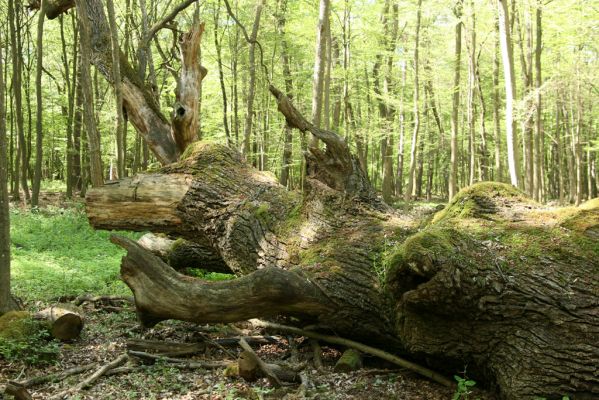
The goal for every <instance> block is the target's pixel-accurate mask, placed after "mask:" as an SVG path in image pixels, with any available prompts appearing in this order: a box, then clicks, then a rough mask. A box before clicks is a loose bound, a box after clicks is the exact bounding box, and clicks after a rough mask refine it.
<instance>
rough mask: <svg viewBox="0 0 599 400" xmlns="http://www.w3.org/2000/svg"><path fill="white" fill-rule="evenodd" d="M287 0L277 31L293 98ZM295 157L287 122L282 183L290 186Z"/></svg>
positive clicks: (287, 87)
mask: <svg viewBox="0 0 599 400" xmlns="http://www.w3.org/2000/svg"><path fill="white" fill-rule="evenodd" d="M286 17H287V0H279V14H278V16H277V32H278V34H279V37H280V38H281V60H282V61H283V78H284V79H285V92H286V94H287V97H289V98H292V97H293V96H292V94H293V93H292V92H293V81H292V79H291V68H290V66H289V54H288V50H287V39H286V35H285V24H286V22H287V19H286ZM292 157H293V134H292V132H291V127H289V125H287V124H285V128H284V139H283V158H282V159H281V176H280V178H279V182H280V183H281V185H283V186H285V187H288V188H290V183H291V182H290V179H289V171H290V167H291V162H292Z"/></svg>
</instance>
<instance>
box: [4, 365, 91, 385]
mask: <svg viewBox="0 0 599 400" xmlns="http://www.w3.org/2000/svg"><path fill="white" fill-rule="evenodd" d="M96 365H97V363H90V364H85V365H79V366H76V367H73V368H69V369H65V370H64V371H61V372H56V373H54V374H48V375H39V376H34V377H33V378H29V379H27V380H24V381H20V382H13V383H15V384H17V385H20V386H23V387H25V388H29V387H32V386H36V385H40V384H42V383H46V382H60V381H62V380H63V379H65V378H68V377H69V376H72V375H77V374H81V373H83V372H86V371H89V370H90V369H93V368H94V367H95V366H96Z"/></svg>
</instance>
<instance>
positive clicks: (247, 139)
mask: <svg viewBox="0 0 599 400" xmlns="http://www.w3.org/2000/svg"><path fill="white" fill-rule="evenodd" d="M263 6H264V0H260V3H259V4H258V5H257V6H256V13H255V17H254V25H253V27H252V35H251V36H250V43H249V55H248V63H249V70H250V81H249V87H248V95H247V102H246V115H245V127H244V130H243V147H242V149H241V153H242V154H243V155H244V157H245V158H246V159H247V160H248V161H251V160H252V159H253V158H254V157H255V154H254V155H252V154H250V146H251V138H252V123H253V118H254V97H255V96H256V39H257V37H258V29H259V28H260V16H261V14H262V7H263Z"/></svg>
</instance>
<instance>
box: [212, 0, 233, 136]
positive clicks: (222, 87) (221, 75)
mask: <svg viewBox="0 0 599 400" xmlns="http://www.w3.org/2000/svg"><path fill="white" fill-rule="evenodd" d="M219 14H220V0H219V2H218V5H217V8H216V11H215V12H214V47H215V48H216V61H217V63H218V79H219V81H220V90H221V94H222V96H223V125H224V128H225V138H226V140H227V146H229V147H231V146H232V145H233V143H232V142H231V131H230V129H229V117H228V116H227V109H228V107H229V106H228V103H227V89H226V87H225V75H224V72H223V57H222V50H221V45H222V41H221V42H219V41H218V19H219Z"/></svg>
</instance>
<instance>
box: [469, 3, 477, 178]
mask: <svg viewBox="0 0 599 400" xmlns="http://www.w3.org/2000/svg"><path fill="white" fill-rule="evenodd" d="M469 12H470V19H471V25H470V43H469V49H468V50H469V51H468V109H467V118H468V153H469V154H470V162H469V164H468V165H469V179H468V182H469V183H468V184H469V185H473V184H474V182H475V170H476V130H475V127H474V119H475V116H474V107H475V105H474V98H475V93H476V13H475V11H474V2H473V1H472V0H470V7H469Z"/></svg>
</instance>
